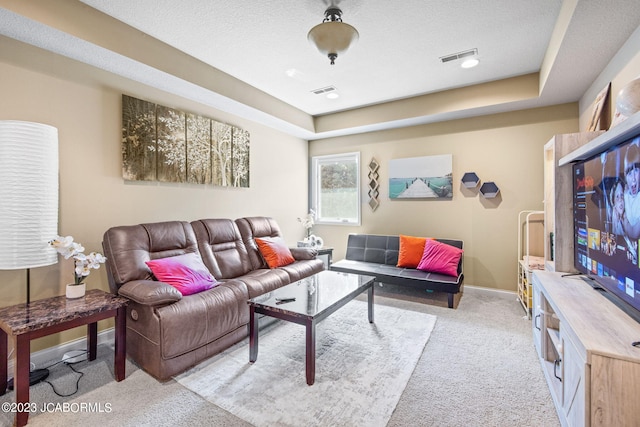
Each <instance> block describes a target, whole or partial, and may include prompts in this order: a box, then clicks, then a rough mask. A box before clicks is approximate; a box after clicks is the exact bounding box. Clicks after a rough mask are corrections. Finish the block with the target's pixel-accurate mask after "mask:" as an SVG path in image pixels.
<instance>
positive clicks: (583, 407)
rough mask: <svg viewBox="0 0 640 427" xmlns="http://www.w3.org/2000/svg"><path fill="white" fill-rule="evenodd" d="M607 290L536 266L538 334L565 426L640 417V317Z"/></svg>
mask: <svg viewBox="0 0 640 427" xmlns="http://www.w3.org/2000/svg"><path fill="white" fill-rule="evenodd" d="M601 292H602V291H598V290H595V289H593V288H592V287H591V286H589V284H587V282H585V280H583V278H581V277H580V276H568V277H562V273H555V272H550V271H534V272H533V307H532V308H533V314H532V328H533V340H534V343H535V348H536V352H537V354H538V357H539V359H540V362H541V364H542V368H543V371H544V374H545V377H546V379H547V383H548V385H549V389H550V391H551V396H552V398H553V402H554V404H555V406H556V410H557V412H558V416H559V418H560V422H561V424H562V425H563V426H637V425H638V423H639V422H640V403H638V396H640V347H635V346H633V345H632V343H633V342H637V341H640V323H638V322H636V321H635V320H633V319H632V318H631V317H629V316H628V315H627V314H626V313H624V312H623V311H622V310H621V309H620V308H618V307H617V306H616V305H615V304H613V303H612V302H611V301H609V300H608V299H607V298H606V297H604V296H603V295H601V294H600V293H601Z"/></svg>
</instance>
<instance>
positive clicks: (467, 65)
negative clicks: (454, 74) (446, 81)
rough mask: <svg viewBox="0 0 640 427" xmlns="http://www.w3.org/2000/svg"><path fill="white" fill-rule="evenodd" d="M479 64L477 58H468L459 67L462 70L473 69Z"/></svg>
mask: <svg viewBox="0 0 640 427" xmlns="http://www.w3.org/2000/svg"><path fill="white" fill-rule="evenodd" d="M479 63H480V60H478V58H469V59H465V60H464V61H463V62H462V64H460V66H461V67H462V68H473V67H475V66H476V65H478V64H479Z"/></svg>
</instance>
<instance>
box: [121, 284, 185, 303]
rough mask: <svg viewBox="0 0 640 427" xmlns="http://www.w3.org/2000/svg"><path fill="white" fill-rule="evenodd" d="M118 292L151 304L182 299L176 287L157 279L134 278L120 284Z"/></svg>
mask: <svg viewBox="0 0 640 427" xmlns="http://www.w3.org/2000/svg"><path fill="white" fill-rule="evenodd" d="M118 294H119V295H122V296H123V297H126V298H129V299H132V300H133V301H135V302H137V303H139V304H143V305H150V306H156V305H164V304H171V303H173V302H176V301H180V300H181V299H182V294H181V293H180V292H178V290H177V289H176V288H174V287H173V286H171V285H168V284H166V283H163V282H158V281H156V280H132V281H130V282H127V283H125V284H124V285H122V286H120V289H118Z"/></svg>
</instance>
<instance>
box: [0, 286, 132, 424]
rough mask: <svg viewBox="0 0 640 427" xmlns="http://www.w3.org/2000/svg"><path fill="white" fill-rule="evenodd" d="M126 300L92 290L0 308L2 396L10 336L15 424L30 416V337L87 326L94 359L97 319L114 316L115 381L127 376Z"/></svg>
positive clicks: (89, 344)
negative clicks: (82, 294) (74, 295)
mask: <svg viewBox="0 0 640 427" xmlns="http://www.w3.org/2000/svg"><path fill="white" fill-rule="evenodd" d="M126 306H127V299H126V298H123V297H120V296H117V295H113V294H111V293H108V292H105V291H101V290H98V289H93V290H90V291H87V293H86V294H85V296H84V297H82V298H77V299H68V298H67V297H66V296H59V297H53V298H47V299H43V300H39V301H33V302H30V303H28V304H17V305H13V306H10V307H3V308H0V395H4V394H5V392H6V389H7V367H8V362H7V356H8V340H9V337H10V338H11V339H12V341H13V346H14V349H15V363H14V376H13V383H14V389H15V391H16V397H15V399H16V409H17V410H18V411H16V417H15V424H14V425H16V426H24V425H26V424H27V421H28V419H29V411H28V409H29V407H30V406H29V367H30V360H31V349H30V347H31V345H30V344H31V340H33V339H36V338H41V337H44V336H47V335H51V334H55V333H58V332H61V331H64V330H67V329H72V328H75V327H78V326H84V325H87V359H88V360H95V358H96V352H97V345H98V323H97V322H98V321H99V320H104V319H108V318H111V317H115V357H114V359H115V362H114V372H115V379H116V381H122V380H123V379H124V378H125V361H126V322H125V321H126Z"/></svg>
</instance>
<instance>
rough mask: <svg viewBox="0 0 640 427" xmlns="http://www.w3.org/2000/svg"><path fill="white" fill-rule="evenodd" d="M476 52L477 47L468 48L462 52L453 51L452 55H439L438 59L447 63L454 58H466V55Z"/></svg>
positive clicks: (475, 53)
mask: <svg viewBox="0 0 640 427" xmlns="http://www.w3.org/2000/svg"><path fill="white" fill-rule="evenodd" d="M477 54H478V49H475V48H474V49H469V50H465V51H463V52H458V53H454V54H452V55H447V56H441V57H440V61H442V63H443V64H444V63H447V62H450V61H455V60H456V59H462V58H466V57H467V56H474V55H477Z"/></svg>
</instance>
